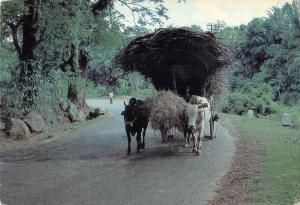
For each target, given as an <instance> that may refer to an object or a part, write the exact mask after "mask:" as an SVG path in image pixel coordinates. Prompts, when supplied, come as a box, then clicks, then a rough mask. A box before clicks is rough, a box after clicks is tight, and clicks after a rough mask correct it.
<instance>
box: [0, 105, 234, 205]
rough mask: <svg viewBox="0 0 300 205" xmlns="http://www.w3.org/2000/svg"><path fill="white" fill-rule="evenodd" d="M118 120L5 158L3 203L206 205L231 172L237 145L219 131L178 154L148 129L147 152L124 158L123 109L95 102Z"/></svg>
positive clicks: (0, 164) (1, 163)
mask: <svg viewBox="0 0 300 205" xmlns="http://www.w3.org/2000/svg"><path fill="white" fill-rule="evenodd" d="M88 104H89V105H92V106H93V105H94V106H95V105H101V106H104V107H107V108H108V109H110V110H112V112H113V113H114V116H113V117H112V118H110V119H107V120H105V121H103V122H101V123H100V124H99V126H97V127H96V126H95V127H93V128H90V129H86V130H83V131H80V132H78V133H76V134H75V135H74V136H66V137H63V138H60V139H57V140H53V141H52V142H50V143H48V144H44V145H39V146H33V147H31V148H26V149H20V150H18V151H14V152H5V153H1V154H0V184H1V186H0V204H1V205H2V204H6V205H58V204H59V205H120V204H128V205H142V204H144V205H199V204H200V205H204V204H207V202H208V201H209V200H211V199H212V198H213V197H214V195H215V193H214V190H215V189H216V188H217V183H218V182H219V180H220V179H221V177H222V176H223V175H224V174H225V173H226V171H228V169H229V168H230V162H231V159H232V156H233V152H234V146H233V140H232V138H231V136H229V135H228V133H227V132H226V130H225V129H223V128H219V129H218V136H217V138H216V139H214V140H207V141H205V142H204V144H203V151H202V153H201V156H200V157H197V156H195V154H194V153H192V152H191V148H185V147H177V148H176V149H175V151H174V152H172V151H171V147H169V146H168V145H167V144H161V138H160V136H158V134H157V133H154V132H153V130H151V129H148V132H147V135H146V148H145V150H143V151H142V153H140V154H137V153H136V140H135V139H134V138H133V140H132V151H133V153H132V155H131V156H127V155H126V149H127V138H126V134H125V130H124V121H123V118H122V116H121V115H120V113H121V111H122V110H123V104H122V103H117V104H113V105H110V104H109V102H107V101H105V100H98V99H90V100H88Z"/></svg>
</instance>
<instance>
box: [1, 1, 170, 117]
mask: <svg viewBox="0 0 300 205" xmlns="http://www.w3.org/2000/svg"><path fill="white" fill-rule="evenodd" d="M115 2H118V3H121V4H122V5H124V6H126V7H127V8H129V9H130V10H131V11H132V14H133V15H134V18H135V19H136V18H137V19H138V21H137V22H136V26H139V25H145V24H146V23H147V22H151V23H153V24H155V22H156V23H161V17H166V16H165V12H166V8H165V7H164V6H163V5H162V3H161V1H159V0H150V2H153V3H154V5H155V7H154V8H153V9H150V8H147V7H145V6H144V5H143V0H115V1H112V0H96V1H91V0H67V1H65V0H22V1H20V0H12V1H7V2H3V5H2V7H1V10H2V14H3V25H2V26H3V27H6V28H5V30H6V31H7V28H10V31H11V32H10V33H7V34H8V36H7V37H6V39H12V40H13V45H14V47H15V51H16V52H17V54H18V57H19V66H18V70H19V72H18V78H17V81H18V82H17V84H18V87H19V90H20V91H21V93H22V100H21V101H22V102H21V103H22V107H24V108H26V111H25V112H28V111H30V110H32V109H34V108H35V107H36V104H37V102H38V98H39V97H40V93H39V91H40V89H41V87H42V84H43V80H44V79H45V78H48V77H51V73H52V71H53V70H54V69H58V68H59V69H61V70H63V71H64V72H67V73H69V76H70V77H72V79H75V80H74V81H70V82H71V83H70V86H69V90H68V97H69V98H70V100H71V101H72V102H73V103H74V104H77V105H78V106H79V107H81V108H86V103H85V91H84V87H85V84H86V79H87V73H88V63H89V61H90V50H91V48H92V47H93V46H92V45H94V44H95V39H96V38H95V35H98V34H99V32H97V31H99V30H101V24H100V21H99V16H101V14H102V13H103V12H104V10H108V8H109V9H110V10H109V11H106V12H110V13H111V12H112V10H113V9H114V3H115ZM136 15H138V17H136ZM106 17H107V16H106ZM106 17H105V18H106ZM100 19H101V18H100ZM145 19H146V21H145ZM100 46H101V45H100ZM93 48H95V46H94V47H93ZM50 80H51V79H50ZM77 82H80V83H79V84H78V83H77Z"/></svg>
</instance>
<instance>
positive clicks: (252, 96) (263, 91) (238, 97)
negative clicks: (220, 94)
mask: <svg viewBox="0 0 300 205" xmlns="http://www.w3.org/2000/svg"><path fill="white" fill-rule="evenodd" d="M220 108H221V110H222V111H223V112H226V113H236V114H239V115H242V114H244V113H245V112H247V110H250V109H251V110H253V111H254V112H255V114H257V115H268V114H271V113H274V112H276V111H278V105H277V104H276V103H275V102H274V101H273V94H272V88H271V86H269V85H266V84H264V85H262V86H261V87H256V88H252V89H251V90H250V92H249V93H240V92H234V93H230V94H228V95H227V96H225V98H224V99H223V100H222V101H221V103H220Z"/></svg>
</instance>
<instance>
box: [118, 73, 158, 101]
mask: <svg viewBox="0 0 300 205" xmlns="http://www.w3.org/2000/svg"><path fill="white" fill-rule="evenodd" d="M154 93H155V88H154V87H153V85H152V84H151V82H150V81H149V80H147V79H145V78H144V77H143V76H142V75H141V74H139V73H137V72H132V73H129V74H127V75H125V76H124V77H123V78H120V79H119V80H118V81H117V85H116V87H115V94H116V95H127V96H134V97H138V98H145V97H148V96H151V95H153V94H154Z"/></svg>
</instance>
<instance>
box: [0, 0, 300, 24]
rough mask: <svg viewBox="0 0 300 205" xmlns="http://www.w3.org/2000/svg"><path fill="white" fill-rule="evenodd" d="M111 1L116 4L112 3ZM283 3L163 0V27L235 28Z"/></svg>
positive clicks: (129, 19) (270, 0)
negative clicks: (218, 25) (165, 10)
mask: <svg viewBox="0 0 300 205" xmlns="http://www.w3.org/2000/svg"><path fill="white" fill-rule="evenodd" d="M1 1H3V0H0V2H1ZM299 1H300V0H299ZM115 2H118V1H117V0H115ZM286 2H292V0H186V3H177V0H164V4H165V6H166V7H167V8H168V10H169V11H168V16H169V20H167V21H165V24H164V25H163V26H164V27H166V26H168V25H171V24H172V25H173V26H176V27H181V26H190V25H192V24H196V25H200V26H201V27H202V29H206V24H207V23H215V22H216V21H217V20H221V21H224V22H225V23H226V24H227V25H229V26H238V25H240V24H247V23H248V22H249V21H251V19H253V18H255V17H264V16H267V14H266V13H267V10H269V9H270V8H272V6H282V5H283V4H285V3H286ZM146 5H147V6H151V5H150V4H146ZM116 6H117V9H118V10H120V11H121V12H122V13H123V14H125V16H126V19H127V23H126V24H133V19H132V14H131V12H130V10H128V9H127V8H126V7H125V6H120V4H117V3H116Z"/></svg>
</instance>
